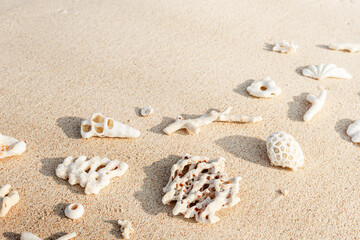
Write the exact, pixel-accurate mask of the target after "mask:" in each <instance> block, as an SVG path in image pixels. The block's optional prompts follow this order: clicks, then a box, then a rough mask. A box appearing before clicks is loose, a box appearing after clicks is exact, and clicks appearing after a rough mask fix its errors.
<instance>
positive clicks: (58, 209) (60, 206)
mask: <svg viewBox="0 0 360 240" xmlns="http://www.w3.org/2000/svg"><path fill="white" fill-rule="evenodd" d="M67 205H69V204H68V203H58V204H56V205H55V207H54V213H56V215H58V216H59V217H60V218H66V216H65V213H64V210H65V208H66V207H67Z"/></svg>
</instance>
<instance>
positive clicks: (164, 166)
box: [134, 155, 195, 223]
mask: <svg viewBox="0 0 360 240" xmlns="http://www.w3.org/2000/svg"><path fill="white" fill-rule="evenodd" d="M180 158H181V157H180V156H177V155H169V156H168V157H166V158H163V159H161V160H159V161H157V162H154V163H152V164H151V165H150V166H145V167H144V172H145V173H146V178H145V180H144V185H143V186H142V187H141V190H140V191H137V192H135V193H134V197H135V198H136V199H137V200H139V201H140V202H141V207H142V208H143V209H144V211H145V212H146V213H148V214H150V215H158V214H159V213H162V212H165V213H167V215H168V216H170V217H176V216H174V215H173V214H172V208H173V207H174V205H173V204H170V205H164V204H163V203H162V197H163V196H164V192H163V187H165V186H166V184H167V182H168V181H169V176H170V170H171V167H172V166H173V165H174V164H175V163H176V162H177V161H178V160H179V159H180ZM181 219H182V220H184V221H186V222H191V223H193V222H195V220H194V219H187V218H184V217H181Z"/></svg>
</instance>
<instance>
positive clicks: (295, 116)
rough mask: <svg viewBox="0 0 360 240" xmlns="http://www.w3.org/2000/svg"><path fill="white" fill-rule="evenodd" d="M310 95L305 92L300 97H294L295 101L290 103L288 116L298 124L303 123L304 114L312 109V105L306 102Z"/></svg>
mask: <svg viewBox="0 0 360 240" xmlns="http://www.w3.org/2000/svg"><path fill="white" fill-rule="evenodd" d="M307 95H308V93H306V92H303V93H301V94H300V95H298V96H294V97H293V101H291V102H288V103H287V104H288V106H289V109H288V111H287V116H288V117H289V118H290V119H291V120H293V121H297V122H302V121H303V117H304V114H305V113H306V111H307V110H309V108H310V103H308V101H307V100H306V97H307Z"/></svg>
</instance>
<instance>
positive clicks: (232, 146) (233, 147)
mask: <svg viewBox="0 0 360 240" xmlns="http://www.w3.org/2000/svg"><path fill="white" fill-rule="evenodd" d="M215 143H216V144H217V145H219V146H220V147H221V148H223V149H224V150H225V151H227V152H229V153H231V154H232V155H234V156H235V157H237V158H241V159H244V160H246V161H248V162H251V163H255V164H259V165H261V166H264V167H269V168H274V167H273V166H271V165H270V160H269V158H268V156H267V150H266V141H264V140H262V139H259V138H254V137H248V136H241V135H234V136H227V137H224V138H220V139H217V140H216V141H215Z"/></svg>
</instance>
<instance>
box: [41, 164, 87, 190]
mask: <svg viewBox="0 0 360 240" xmlns="http://www.w3.org/2000/svg"><path fill="white" fill-rule="evenodd" d="M64 159H65V157H61V158H44V159H42V160H41V163H42V166H41V169H40V173H41V174H43V175H45V176H49V177H52V178H54V180H55V182H56V183H57V184H59V185H66V186H67V187H68V189H69V190H70V191H71V192H72V193H77V194H82V195H83V194H84V189H83V188H82V187H80V185H74V186H71V185H70V184H69V182H68V181H67V180H65V179H61V178H59V177H57V176H56V173H55V171H56V168H57V166H58V165H59V164H60V163H62V162H63V161H64Z"/></svg>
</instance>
